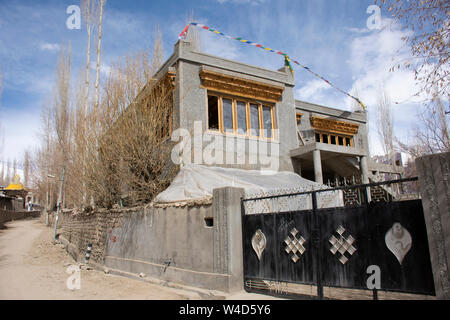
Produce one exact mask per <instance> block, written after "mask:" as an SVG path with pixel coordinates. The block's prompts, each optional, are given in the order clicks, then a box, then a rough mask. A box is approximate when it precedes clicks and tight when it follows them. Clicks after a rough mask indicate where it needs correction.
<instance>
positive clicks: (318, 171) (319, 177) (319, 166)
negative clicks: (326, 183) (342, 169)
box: [313, 150, 323, 184]
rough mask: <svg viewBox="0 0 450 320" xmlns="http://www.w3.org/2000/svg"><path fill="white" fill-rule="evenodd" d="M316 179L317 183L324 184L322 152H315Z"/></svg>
mask: <svg viewBox="0 0 450 320" xmlns="http://www.w3.org/2000/svg"><path fill="white" fill-rule="evenodd" d="M313 163H314V177H315V181H316V182H317V183H320V184H323V176H322V160H321V159H320V150H314V151H313Z"/></svg>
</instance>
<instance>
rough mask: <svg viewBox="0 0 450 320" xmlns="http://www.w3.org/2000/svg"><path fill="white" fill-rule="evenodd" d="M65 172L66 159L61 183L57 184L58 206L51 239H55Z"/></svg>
mask: <svg viewBox="0 0 450 320" xmlns="http://www.w3.org/2000/svg"><path fill="white" fill-rule="evenodd" d="M65 173H66V161H64V165H63V171H62V177H61V184H60V185H59V196H58V208H57V210H56V219H55V229H54V230H53V240H56V228H57V226H58V220H59V214H60V212H61V202H62V192H63V185H64V174H65Z"/></svg>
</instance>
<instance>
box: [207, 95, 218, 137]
mask: <svg viewBox="0 0 450 320" xmlns="http://www.w3.org/2000/svg"><path fill="white" fill-rule="evenodd" d="M208 128H209V129H210V130H219V98H218V97H216V96H208Z"/></svg>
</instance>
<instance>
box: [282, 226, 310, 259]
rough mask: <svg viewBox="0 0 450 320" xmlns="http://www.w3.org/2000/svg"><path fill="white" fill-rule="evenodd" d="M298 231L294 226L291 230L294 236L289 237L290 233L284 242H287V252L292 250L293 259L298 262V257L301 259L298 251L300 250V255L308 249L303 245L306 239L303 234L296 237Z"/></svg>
mask: <svg viewBox="0 0 450 320" xmlns="http://www.w3.org/2000/svg"><path fill="white" fill-rule="evenodd" d="M297 233H298V230H297V229H295V228H293V229H292V230H291V235H292V237H293V238H291V237H289V235H288V236H287V237H286V239H284V243H286V248H285V249H284V250H285V251H286V253H287V254H290V253H291V252H292V253H293V255H292V256H291V259H292V261H294V263H296V262H297V261H298V259H300V257H299V256H298V255H297V252H299V253H300V255H302V254H303V253H304V252H305V251H306V249H305V247H304V246H303V244H304V243H305V242H306V240H305V239H304V238H303V237H302V236H300V237H299V238H297V237H296V235H297Z"/></svg>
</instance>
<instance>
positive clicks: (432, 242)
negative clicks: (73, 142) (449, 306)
mask: <svg viewBox="0 0 450 320" xmlns="http://www.w3.org/2000/svg"><path fill="white" fill-rule="evenodd" d="M416 168H417V173H418V176H419V188H420V194H421V196H422V205H423V210H424V215H425V223H426V226H427V233H428V244H429V247H430V258H431V265H432V268H433V276H434V284H435V289H436V296H437V298H438V299H447V300H448V299H450V152H447V153H440V154H434V155H430V156H424V157H421V158H418V159H416Z"/></svg>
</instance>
